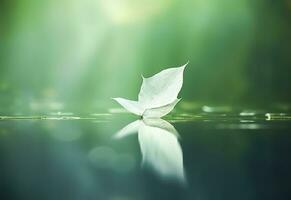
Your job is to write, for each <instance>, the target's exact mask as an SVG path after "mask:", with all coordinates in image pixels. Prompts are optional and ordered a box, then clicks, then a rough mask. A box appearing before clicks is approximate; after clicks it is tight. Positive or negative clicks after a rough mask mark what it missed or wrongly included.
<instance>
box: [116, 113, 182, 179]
mask: <svg viewBox="0 0 291 200" xmlns="http://www.w3.org/2000/svg"><path fill="white" fill-rule="evenodd" d="M135 133H138V141H139V145H140V148H141V153H142V166H145V167H149V168H150V169H152V170H153V171H154V172H155V173H156V174H158V175H159V176H160V177H161V178H163V179H167V180H175V181H178V182H180V183H183V184H184V183H185V174H184V166H183V154H182V149H181V146H180V143H179V141H178V137H179V134H178V132H177V131H176V129H175V128H174V126H172V125H171V124H170V123H169V122H167V121H165V120H163V119H143V120H136V121H134V122H132V123H130V124H128V125H127V126H125V127H124V128H122V129H121V130H120V131H118V132H117V133H116V134H115V135H114V138H116V139H121V138H123V137H126V136H128V135H132V134H135Z"/></svg>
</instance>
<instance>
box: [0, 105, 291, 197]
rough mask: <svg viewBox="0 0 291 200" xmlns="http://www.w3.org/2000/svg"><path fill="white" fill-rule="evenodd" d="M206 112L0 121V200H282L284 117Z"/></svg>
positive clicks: (286, 183) (290, 140)
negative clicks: (162, 117) (157, 117)
mask: <svg viewBox="0 0 291 200" xmlns="http://www.w3.org/2000/svg"><path fill="white" fill-rule="evenodd" d="M205 109H206V111H207V108H205ZM206 111H205V112H201V113H184V112H176V113H174V114H172V115H170V116H167V117H166V118H165V120H147V121H145V120H141V119H138V117H135V116H132V115H130V114H127V113H120V112H107V113H93V114H86V115H82V116H81V115H77V114H74V113H60V112H59V113H50V114H47V115H41V116H24V115H21V116H1V117H0V119H1V120H0V166H1V170H0V192H1V193H0V194H1V199H30V200H33V199H76V200H77V199H78V200H79V199H80V200H84V199H102V200H103V199H104V200H106V199H108V200H127V199H128V200H138V199H141V200H144V199H167V200H168V199H198V200H200V199H203V200H204V199H205V200H207V199H223V200H225V199H256V200H257V199H262V200H263V199H264V200H265V199H289V197H290V196H291V191H290V178H291V172H290V169H291V157H290V152H291V135H290V134H291V124H290V115H289V114H288V113H268V112H261V113H260V112H225V111H223V112H206ZM208 111H211V110H208Z"/></svg>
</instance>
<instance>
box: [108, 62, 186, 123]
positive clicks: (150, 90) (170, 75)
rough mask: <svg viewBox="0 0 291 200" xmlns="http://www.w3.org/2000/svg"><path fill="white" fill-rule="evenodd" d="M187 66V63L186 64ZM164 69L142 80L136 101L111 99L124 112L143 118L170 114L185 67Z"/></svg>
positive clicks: (176, 101)
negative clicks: (121, 107) (123, 109)
mask: <svg viewBox="0 0 291 200" xmlns="http://www.w3.org/2000/svg"><path fill="white" fill-rule="evenodd" d="M187 64H188V63H187ZM187 64H185V65H183V66H181V67H176V68H169V69H165V70H163V71H161V72H159V73H157V74H155V75H154V76H152V77H149V78H144V77H143V82H142V86H141V88H140V92H139V95H138V101H132V100H127V99H123V98H113V99H114V100H116V101H117V102H118V103H119V104H121V105H122V106H123V107H124V108H125V109H126V110H128V111H129V112H131V113H134V114H136V115H139V116H143V117H144V118H160V117H163V116H165V115H167V114H168V113H169V112H171V111H172V110H173V109H174V107H175V105H176V104H177V103H178V102H179V100H180V99H177V97H178V94H179V92H180V90H181V88H182V85H183V72H184V69H185V67H186V65H187Z"/></svg>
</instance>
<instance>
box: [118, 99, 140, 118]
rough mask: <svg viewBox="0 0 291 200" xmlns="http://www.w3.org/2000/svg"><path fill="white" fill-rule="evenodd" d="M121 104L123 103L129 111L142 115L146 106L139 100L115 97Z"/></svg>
mask: <svg viewBox="0 0 291 200" xmlns="http://www.w3.org/2000/svg"><path fill="white" fill-rule="evenodd" d="M113 99H114V100H115V101H117V102H118V103H119V104H120V105H122V106H123V107H124V108H125V109H126V110H128V111H129V112H131V113H133V114H136V115H139V116H141V115H142V113H143V112H144V110H145V109H144V108H143V107H142V106H141V105H140V103H139V102H138V101H132V100H128V99H124V98H113Z"/></svg>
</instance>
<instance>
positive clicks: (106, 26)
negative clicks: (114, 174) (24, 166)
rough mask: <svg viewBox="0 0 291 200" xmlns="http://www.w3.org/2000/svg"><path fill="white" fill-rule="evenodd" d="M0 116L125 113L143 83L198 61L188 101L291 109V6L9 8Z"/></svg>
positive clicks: (181, 0) (218, 0)
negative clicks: (122, 103) (123, 105)
mask: <svg viewBox="0 0 291 200" xmlns="http://www.w3.org/2000/svg"><path fill="white" fill-rule="evenodd" d="M0 5H1V6H0V9H1V10H0V19H1V20H0V23H1V26H0V41H1V43H0V56H1V57H0V58H1V59H0V105H1V106H0V112H1V113H2V114H3V113H13V114H23V113H30V112H32V113H37V112H47V111H64V110H65V111H79V112H81V111H82V112H91V111H92V110H98V109H105V108H109V107H112V106H115V107H117V106H118V105H117V104H115V102H113V101H111V100H110V98H111V97H117V96H120V97H126V98H130V99H136V98H137V94H138V91H139V87H140V85H141V81H142V80H141V74H143V75H144V76H145V77H148V76H151V75H153V74H155V73H157V72H159V71H160V70H162V69H165V68H168V67H176V66H180V65H183V64H185V63H186V62H187V61H189V65H188V67H187V68H186V71H185V77H184V86H183V89H182V91H181V93H180V97H182V98H183V99H184V102H191V103H193V102H198V104H199V105H200V104H201V105H234V106H238V105H239V106H241V105H243V106H245V105H247V106H253V107H264V106H270V105H276V106H277V107H280V108H290V107H289V105H288V103H289V102H290V100H291V92H290V85H291V84H290V83H291V79H290V72H291V69H290V68H291V56H290V53H291V26H290V22H291V16H290V15H291V12H290V11H291V2H290V1H287V0H284V1H271V0H236V1H231V0H193V1H190V0H171V1H169V0H141V1H134V0H125V1H122V0H70V1H69V0H61V1H60V0H51V1H37V0H14V1H10V0H4V1H1V4H0Z"/></svg>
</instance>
